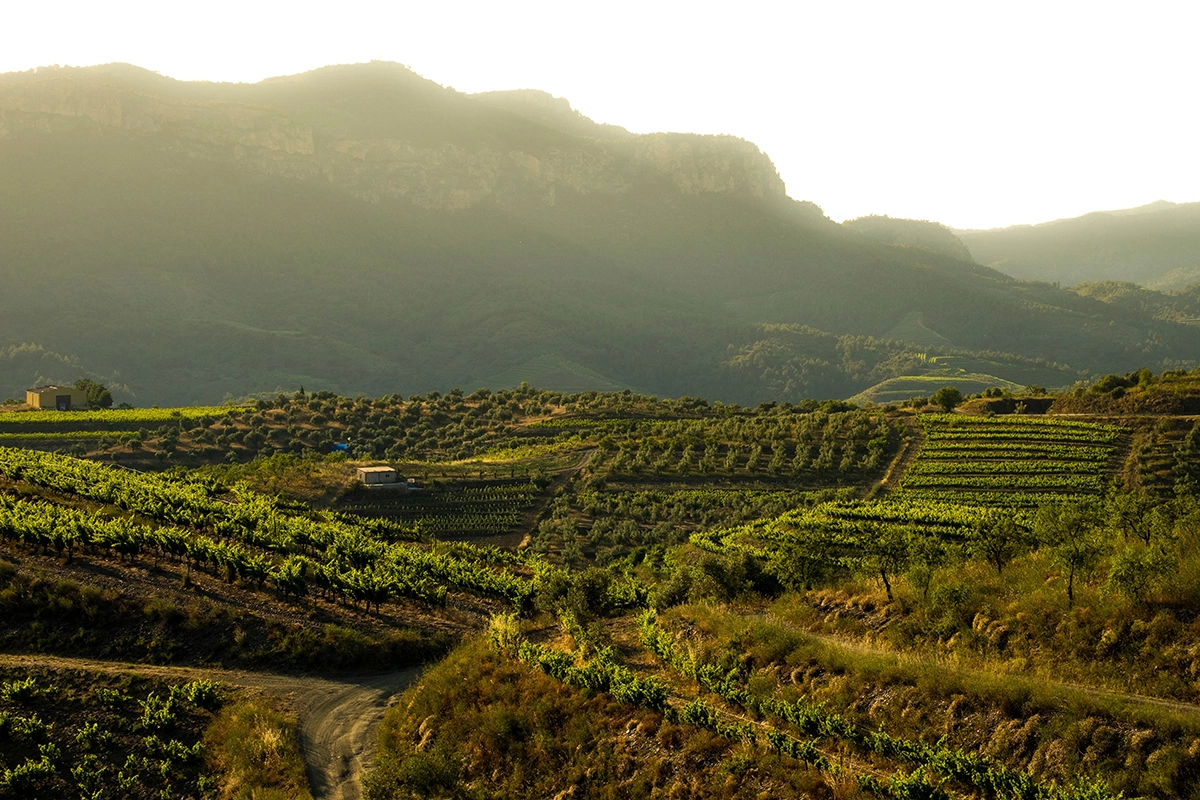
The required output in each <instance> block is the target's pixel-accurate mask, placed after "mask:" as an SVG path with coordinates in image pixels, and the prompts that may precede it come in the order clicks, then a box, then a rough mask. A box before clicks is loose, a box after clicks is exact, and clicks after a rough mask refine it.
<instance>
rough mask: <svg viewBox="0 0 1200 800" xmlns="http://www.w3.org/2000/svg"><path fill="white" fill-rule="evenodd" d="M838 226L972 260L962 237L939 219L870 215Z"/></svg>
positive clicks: (894, 242) (874, 237)
mask: <svg viewBox="0 0 1200 800" xmlns="http://www.w3.org/2000/svg"><path fill="white" fill-rule="evenodd" d="M842 226H843V227H845V228H849V229H850V230H852V231H854V232H855V233H859V234H862V235H863V236H866V237H867V238H868V239H874V240H876V241H879V242H884V243H886V244H894V245H899V246H901V247H918V248H921V249H923V250H928V251H930V252H931V253H940V254H942V255H946V256H950V257H951V258H959V259H962V260H963V261H973V260H974V259H973V258H972V257H971V251H970V250H968V249H967V246H966V245H964V244H963V243H962V240H960V239H959V238H958V237H957V236H955V235H954V232H953V231H952V230H950V229H949V228H947V227H946V226H945V225H942V224H941V223H940V222H928V221H926V220H916V219H892V218H891V217H887V216H882V217H881V216H876V215H872V216H869V217H859V218H858V219H849V220H846V221H845V222H843V223H842Z"/></svg>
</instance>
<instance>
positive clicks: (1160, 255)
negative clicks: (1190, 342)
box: [955, 201, 1200, 291]
mask: <svg viewBox="0 0 1200 800" xmlns="http://www.w3.org/2000/svg"><path fill="white" fill-rule="evenodd" d="M955 233H957V234H958V238H959V239H961V240H962V241H963V242H964V243H966V245H967V247H968V248H969V249H970V251H971V254H972V255H973V256H974V257H975V260H976V261H978V262H979V263H980V264H988V265H990V266H992V267H994V268H996V269H998V270H1000V271H1001V272H1003V273H1005V274H1007V275H1012V276H1013V277H1015V278H1020V279H1022V280H1030V281H1050V282H1057V283H1061V284H1062V285H1064V286H1069V285H1073V284H1077V283H1086V282H1096V281H1123V282H1130V283H1137V284H1141V285H1142V286H1146V287H1148V288H1151V289H1157V290H1160V291H1176V290H1180V289H1185V288H1187V287H1188V286H1191V285H1193V284H1196V283H1200V203H1180V204H1176V203H1168V202H1164V201H1159V202H1157V203H1151V204H1149V205H1147V206H1141V207H1139V208H1133V209H1126V210H1121V211H1097V212H1095V213H1092V214H1086V215H1084V216H1082V217H1076V218H1074V219H1061V220H1056V221H1054V222H1047V223H1043V224H1041V225H1016V226H1013V227H1011V228H998V229H995V230H961V231H955Z"/></svg>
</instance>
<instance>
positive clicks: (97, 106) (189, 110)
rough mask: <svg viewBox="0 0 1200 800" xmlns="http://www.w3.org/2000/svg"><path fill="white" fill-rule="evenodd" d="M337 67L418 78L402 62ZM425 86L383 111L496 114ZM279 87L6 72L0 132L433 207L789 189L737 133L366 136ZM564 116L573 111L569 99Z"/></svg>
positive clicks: (540, 112) (300, 85) (520, 103)
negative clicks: (647, 190)
mask: <svg viewBox="0 0 1200 800" xmlns="http://www.w3.org/2000/svg"><path fill="white" fill-rule="evenodd" d="M335 69H340V70H343V71H349V72H347V74H349V75H351V76H353V75H354V74H355V73H354V72H353V70H359V71H360V72H366V71H374V72H373V73H372V76H373V77H380V78H381V79H383V80H387V79H389V78H397V79H399V80H407V81H410V82H411V80H412V78H411V76H410V75H405V74H403V73H402V72H400V68H399V67H398V65H375V64H370V65H358V66H357V67H342V68H335ZM299 77H300V78H303V77H305V76H299ZM424 83H425V84H428V82H424ZM430 86H432V87H433V88H432V89H431V90H426V91H425V92H424V94H423V95H421V96H420V97H414V96H413V95H412V94H411V93H410V94H403V93H400V94H397V98H396V102H397V104H398V106H397V107H395V108H392V109H389V113H392V114H403V113H405V111H408V112H409V113H410V114H411V115H415V116H419V115H420V114H421V113H422V111H423V108H422V106H421V104H422V103H429V102H433V101H435V102H437V103H440V104H442V106H444V107H452V108H453V110H454V111H455V113H456V114H457V115H458V118H459V119H461V120H462V121H463V125H464V126H465V127H466V128H468V129H469V128H470V127H471V117H472V114H475V113H477V112H482V111H485V110H486V111H488V112H489V113H496V105H497V103H496V100H497V98H494V97H493V98H490V99H489V100H483V99H477V98H473V97H470V96H467V95H461V94H458V93H457V92H454V91H453V90H450V89H444V88H442V87H438V86H436V84H430ZM259 87H264V88H262V89H261V91H260V90H259ZM278 87H279V84H278V83H277V82H276V83H272V82H264V83H263V84H257V85H255V86H251V87H247V86H242V85H239V86H222V85H219V84H203V85H200V86H197V85H195V84H184V83H181V82H178V81H173V80H170V79H166V78H161V77H160V76H154V75H153V73H146V74H144V75H138V74H137V71H135V70H131V69H130V68H129V67H127V66H124V65H114V66H111V67H94V68H83V69H72V68H50V69H41V70H37V71H34V72H29V73H21V74H10V75H6V76H0V138H9V139H12V138H14V137H22V136H27V135H31V134H32V135H37V134H56V133H65V132H86V133H91V134H95V135H100V136H110V135H123V136H128V137H137V138H139V139H142V140H145V142H146V143H147V144H149V145H151V146H153V147H156V148H160V149H168V150H171V151H176V152H180V153H184V154H186V155H188V156H189V157H193V158H199V159H208V160H215V161H223V162H229V163H232V164H235V165H236V166H237V167H238V168H239V169H242V170H245V171H248V172H250V173H253V174H258V175H263V176H272V177H285V178H296V179H303V180H325V181H328V182H329V183H331V184H332V185H334V186H337V187H338V188H341V189H344V190H345V191H347V192H349V193H351V194H353V195H355V196H357V197H360V198H362V199H366V200H370V201H378V200H380V199H383V198H402V199H404V200H407V201H409V202H411V203H413V204H414V205H416V206H419V207H422V208H429V209H444V210H456V209H465V208H470V207H473V206H476V205H479V204H483V203H486V204H493V205H497V206H501V207H504V206H509V205H515V204H530V203H532V204H535V205H555V204H556V203H557V202H559V201H560V199H561V198H562V197H563V195H564V193H574V194H578V195H591V194H607V195H617V194H622V193H627V192H630V191H631V190H633V189H634V188H635V187H638V186H648V185H652V186H656V187H662V186H667V187H670V189H672V190H673V191H675V192H678V193H680V194H684V195H696V194H705V193H725V194H735V195H740V196H746V197H753V198H762V199H775V200H782V199H784V198H785V197H786V194H785V190H784V185H783V181H782V180H781V179H780V178H779V174H778V173H777V172H776V170H775V167H774V165H773V164H772V163H771V160H770V159H769V158H768V157H767V156H766V155H765V154H764V153H762V152H761V151H760V150H759V149H758V148H757V147H755V146H754V145H753V144H751V143H750V142H746V141H744V140H742V139H738V138H735V137H731V136H698V135H691V134H662V133H659V134H650V135H642V136H634V135H629V134H628V133H627V132H626V135H625V136H623V137H615V138H613V139H596V138H593V137H589V136H584V135H577V134H573V133H571V132H570V131H569V130H563V129H562V128H561V126H559V127H557V129H556V130H555V131H554V133H555V135H554V136H547V137H527V138H528V139H529V140H528V141H527V142H526V141H522V140H520V139H519V137H509V138H508V139H504V138H503V137H494V136H493V137H478V138H475V139H471V138H469V137H468V139H466V140H465V141H464V140H463V139H462V137H456V138H457V139H459V141H445V142H442V143H436V142H430V141H429V140H428V137H414V136H409V135H406V133H408V132H409V131H410V130H411V125H400V126H394V127H395V128H396V131H395V133H396V135H385V136H379V135H377V134H378V133H379V132H380V131H381V130H382V131H383V132H384V133H388V129H387V125H386V120H384V121H383V123H381V124H371V125H366V126H361V127H362V132H363V133H370V134H373V135H355V134H356V133H357V132H358V131H356V130H355V127H356V126H355V125H354V124H343V125H339V126H325V127H324V128H323V127H322V125H321V121H320V117H321V114H322V107H323V105H328V106H329V108H331V109H335V110H340V109H338V104H339V102H340V100H339V98H337V97H333V98H332V99H330V98H329V97H328V96H327V95H325V94H314V95H313V96H312V97H305V96H304V92H305V91H306V85H305V83H304V82H303V81H299V82H297V83H296V85H295V86H294V87H293V88H292V93H291V94H290V95H288V98H289V99H288V102H286V103H283V104H282V107H281V106H280V105H277V104H276V103H275V102H274V101H275V99H276V98H278V97H279V96H280V94H279V92H278ZM431 91H432V100H431V99H430V97H429V95H430V92H431ZM537 94H541V93H537ZM297 96H299V99H297ZM547 97H549V96H548V95H547ZM406 100H408V101H411V103H412V107H411V108H406V107H405V105H404V102H405V101H406ZM550 101H552V102H549V103H544V102H532V101H531V100H530V99H529V97H528V96H527V93H523V94H521V95H519V96H518V97H517V98H516V101H514V98H513V97H508V98H507V99H506V100H505V102H504V103H503V104H502V105H503V106H504V107H505V110H504V111H502V112H500V113H504V114H509V115H512V116H513V117H514V118H515V117H524V119H523V120H522V121H521V122H522V124H524V125H526V126H528V125H529V124H530V123H533V124H535V125H537V126H546V122H545V120H539V116H541V117H545V116H546V115H548V114H549V115H554V114H558V115H561V114H563V113H564V109H563V107H562V104H564V103H566V101H561V102H560V101H559V99H557V98H550ZM566 112H569V113H575V112H571V111H570V105H569V104H566ZM579 119H581V120H586V118H585V117H582V116H579ZM587 123H590V124H592V125H595V123H591V121H590V120H587ZM547 127H549V128H554V127H556V126H553V125H549V126H547ZM597 127H601V128H602V127H605V126H597ZM326 128H328V129H326ZM618 130H623V129H618ZM314 131H317V132H316V133H314Z"/></svg>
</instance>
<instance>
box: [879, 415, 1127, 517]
mask: <svg viewBox="0 0 1200 800" xmlns="http://www.w3.org/2000/svg"><path fill="white" fill-rule="evenodd" d="M920 423H921V425H922V427H923V428H924V430H925V436H926V442H925V446H924V447H923V448H922V449H921V452H920V454H919V455H918V457H917V460H916V462H915V463H914V464H913V465H912V466H911V467H910V468H909V470H908V472H907V473H906V474H905V476H904V480H903V481H902V483H901V485H900V490H899V492H898V496H900V497H903V498H906V499H909V500H917V501H920V500H929V501H941V502H952V503H965V504H979V505H988V506H997V505H998V506H1012V507H1022V508H1031V507H1034V506H1037V505H1039V504H1040V503H1043V502H1045V501H1046V500H1048V499H1051V500H1052V499H1054V498H1062V497H1067V496H1079V495H1085V496H1098V495H1100V494H1101V493H1102V492H1103V491H1104V488H1105V485H1106V483H1107V481H1108V478H1107V474H1108V472H1109V470H1110V468H1111V467H1112V465H1113V463H1114V459H1115V456H1116V454H1117V450H1118V443H1119V440H1120V437H1121V435H1122V433H1123V432H1124V429H1122V428H1119V427H1117V426H1114V425H1100V424H1096V423H1090V422H1080V421H1075V420H1064V419H1057V418H1053V417H1023V416H1014V417H967V416H963V415H959V414H926V415H922V416H921V417H920Z"/></svg>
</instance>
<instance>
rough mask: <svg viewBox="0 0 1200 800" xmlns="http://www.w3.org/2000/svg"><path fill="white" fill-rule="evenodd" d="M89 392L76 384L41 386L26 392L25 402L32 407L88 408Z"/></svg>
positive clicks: (64, 409)
mask: <svg viewBox="0 0 1200 800" xmlns="http://www.w3.org/2000/svg"><path fill="white" fill-rule="evenodd" d="M87 402H88V400H87V393H86V392H83V391H81V390H79V389H76V388H75V387H74V386H39V387H37V388H36V389H30V390H29V391H27V392H25V403H26V405H28V406H30V407H31V408H48V409H57V410H59V411H71V410H73V409H83V408H87Z"/></svg>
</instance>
